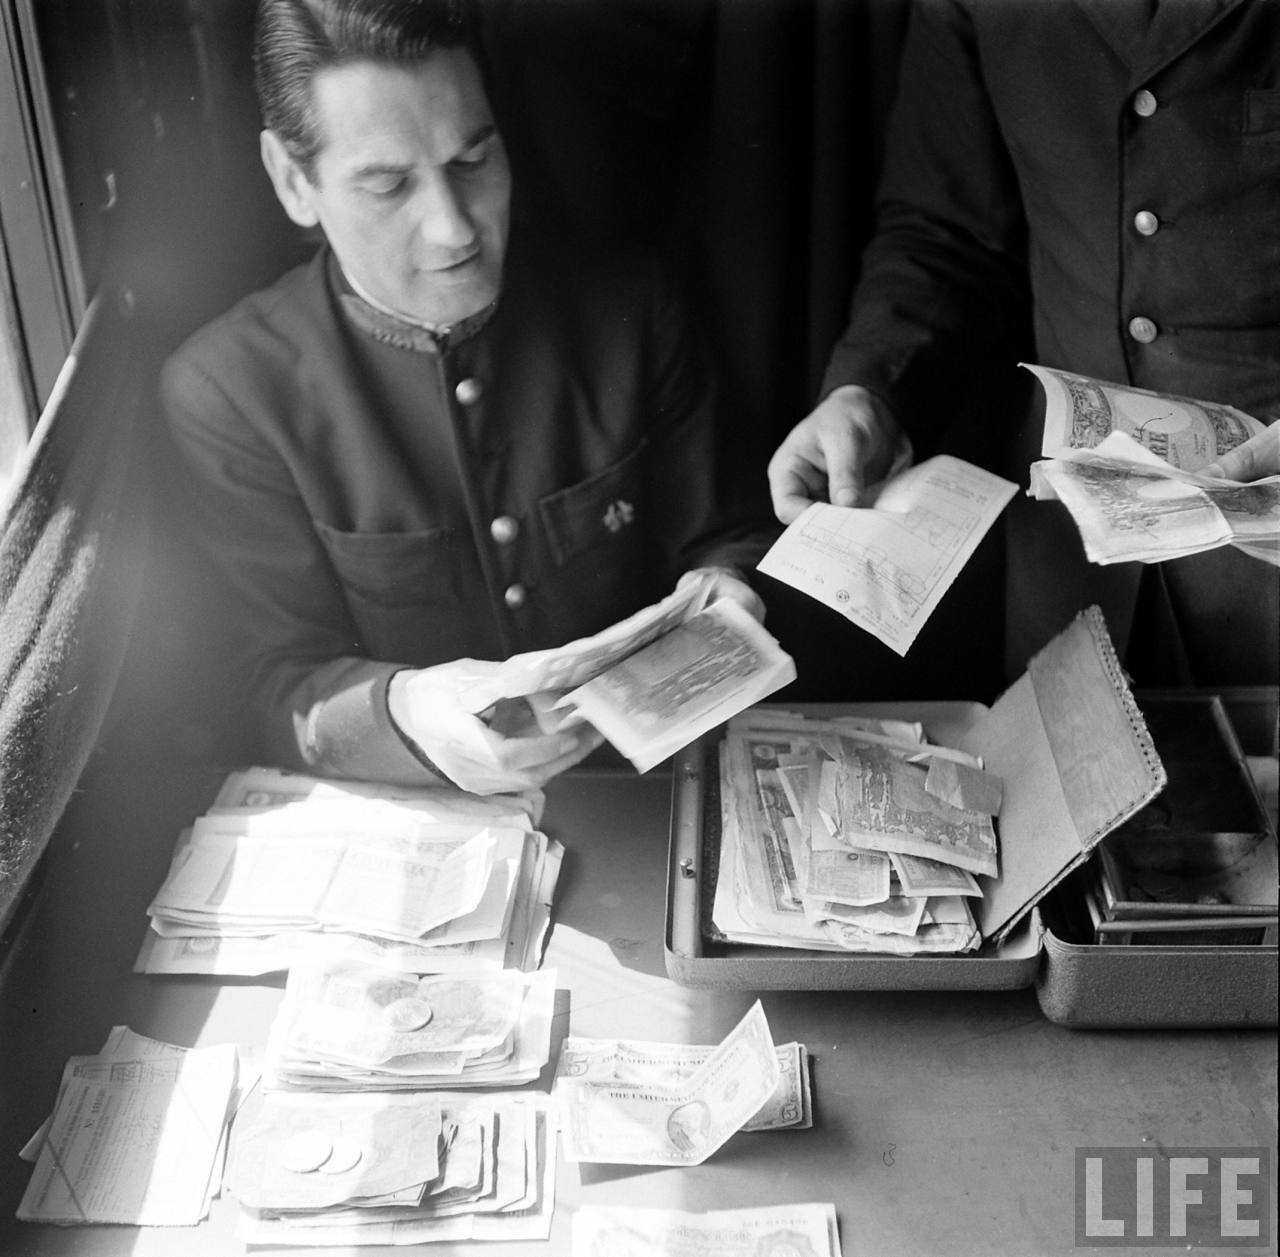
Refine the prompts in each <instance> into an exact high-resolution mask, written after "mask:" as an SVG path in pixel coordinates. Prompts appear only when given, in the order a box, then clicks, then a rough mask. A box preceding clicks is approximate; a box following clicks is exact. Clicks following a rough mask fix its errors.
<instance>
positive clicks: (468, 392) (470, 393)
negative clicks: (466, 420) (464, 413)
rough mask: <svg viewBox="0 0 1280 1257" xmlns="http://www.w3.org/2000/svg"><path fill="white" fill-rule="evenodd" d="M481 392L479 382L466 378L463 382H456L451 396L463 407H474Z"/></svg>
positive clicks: (481, 387)
mask: <svg viewBox="0 0 1280 1257" xmlns="http://www.w3.org/2000/svg"><path fill="white" fill-rule="evenodd" d="M483 392H484V386H483V385H482V384H481V383H480V381H479V380H477V379H474V378H473V377H471V376H468V377H467V378H466V379H465V380H459V381H458V384H457V387H456V388H455V389H454V390H453V395H454V396H455V397H456V398H457V399H458V401H459V402H460V403H461V404H462V405H463V406H474V405H475V404H476V402H478V401H479V400H480V396H481V394H482V393H483Z"/></svg>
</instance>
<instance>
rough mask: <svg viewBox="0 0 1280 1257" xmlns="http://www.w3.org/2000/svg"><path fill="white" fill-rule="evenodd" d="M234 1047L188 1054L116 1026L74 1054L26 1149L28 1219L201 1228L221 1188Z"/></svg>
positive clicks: (23, 1209)
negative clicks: (91, 1047)
mask: <svg viewBox="0 0 1280 1257" xmlns="http://www.w3.org/2000/svg"><path fill="white" fill-rule="evenodd" d="M237 1072H238V1060H237V1055H236V1048H235V1045H234V1044H226V1045H222V1046H219V1047H211V1048H200V1049H187V1048H181V1047H175V1046H174V1045H173V1044H169V1043H161V1042H158V1041H157V1040H155V1039H148V1038H145V1037H144V1036H142V1035H138V1034H134V1033H133V1032H132V1031H131V1030H129V1029H128V1028H127V1027H126V1026H116V1027H115V1028H114V1029H113V1030H112V1031H111V1034H110V1035H109V1036H108V1038H107V1042H106V1044H105V1045H104V1047H103V1049H102V1051H101V1052H100V1053H99V1054H98V1055H97V1056H73V1057H72V1058H71V1059H70V1061H68V1062H67V1066H66V1069H65V1070H64V1072H63V1075H62V1083H61V1085H60V1087H59V1089H58V1097H57V1101H56V1102H55V1105H54V1111H53V1116H52V1117H51V1118H50V1119H49V1120H48V1121H47V1122H46V1123H45V1124H44V1126H43V1127H41V1129H40V1131H39V1132H38V1133H37V1134H36V1136H35V1137H34V1138H33V1139H32V1140H31V1141H30V1143H29V1144H28V1145H27V1147H26V1148H25V1149H24V1150H23V1154H22V1155H23V1156H25V1157H26V1158H27V1159H28V1160H32V1159H34V1160H35V1162H36V1166H35V1170H34V1172H33V1173H32V1175H31V1181H30V1183H29V1184H28V1186H27V1190H26V1193H25V1194H24V1195H23V1197H22V1202H21V1204H20V1205H19V1206H18V1217H19V1218H22V1219H23V1220H25V1221H28V1222H56V1223H62V1224H68V1223H89V1222H114V1223H121V1224H124V1225H128V1226H194V1225H195V1224H196V1223H197V1222H199V1221H200V1219H201V1218H204V1217H205V1216H207V1214H208V1212H209V1203H210V1201H211V1200H212V1199H213V1198H214V1197H215V1196H216V1195H217V1194H218V1189H219V1187H220V1186H221V1182H222V1165H223V1159H224V1152H225V1148H226V1141H225V1133H226V1126H227V1120H228V1118H229V1117H230V1114H231V1111H232V1109H233V1107H234V1102H235V1098H236V1086H237Z"/></svg>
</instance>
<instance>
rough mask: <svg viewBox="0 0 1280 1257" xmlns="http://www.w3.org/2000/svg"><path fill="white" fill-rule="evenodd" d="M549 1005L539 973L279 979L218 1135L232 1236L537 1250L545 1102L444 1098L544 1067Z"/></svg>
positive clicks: (339, 967)
mask: <svg viewBox="0 0 1280 1257" xmlns="http://www.w3.org/2000/svg"><path fill="white" fill-rule="evenodd" d="M554 1005H555V974H554V973H553V972H551V971H543V972H540V973H535V974H524V973H519V972H497V973H493V972H480V973H472V974H450V975H447V976H435V977H424V978H415V977H413V976H411V975H408V974H400V973H395V972H393V971H391V970H388V969H385V968H376V967H371V966H363V967H361V966H354V965H346V964H341V963H339V964H330V965H302V966H298V967H296V968H294V969H292V970H290V972H289V981H288V986H287V987H286V989H285V998H284V1002H283V1003H282V1004H281V1006H280V1009H279V1011H278V1013H277V1014H276V1019H275V1021H274V1023H273V1024H272V1027H271V1032H270V1035H269V1037H268V1041H267V1053H266V1061H265V1063H264V1068H263V1076H262V1092H261V1094H259V1095H255V1096H254V1097H253V1099H252V1100H251V1102H250V1105H249V1106H247V1107H246V1111H245V1112H244V1113H242V1114H241V1116H240V1117H239V1118H238V1119H237V1121H236V1124H235V1129H234V1133H233V1136H232V1144H231V1161H230V1165H229V1167H228V1171H227V1182H228V1187H229V1189H230V1191H231V1192H232V1194H233V1195H235V1196H236V1198H237V1199H238V1200H239V1201H240V1205H241V1217H240V1225H239V1234H240V1237H241V1238H242V1239H243V1240H245V1242H246V1243H251V1244H289V1245H300V1244H306V1245H349V1244H392V1243H395V1244H408V1243H424V1242H427V1241H429V1240H466V1239H504V1240H520V1239H545V1238H546V1236H547V1235H548V1233H549V1230H550V1225H551V1213H552V1209H553V1207H554V1203H555V1188H554V1174H555V1148H556V1143H555V1134H556V1131H555V1123H554V1121H553V1120H552V1119H550V1118H549V1116H548V1107H549V1101H548V1098H547V1097H546V1096H545V1095H542V1096H518V1095H515V1094H511V1093H503V1092H490V1093H487V1095H486V1096H484V1097H483V1098H482V1097H481V1096H467V1095H465V1094H463V1093H462V1092H460V1091H457V1090H453V1089H454V1088H459V1087H502V1086H515V1085H518V1084H520V1083H524V1082H529V1081H532V1080H533V1079H535V1078H536V1077H537V1076H538V1074H539V1073H540V1072H541V1070H542V1068H543V1067H544V1066H545V1065H546V1063H547V1060H548V1058H549V1056H550V1052H551V1021H552V1014H553V1012H554ZM444 1088H450V1090H447V1091H446V1090H444ZM335 1093H342V1094H335Z"/></svg>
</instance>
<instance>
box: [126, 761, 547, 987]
mask: <svg viewBox="0 0 1280 1257" xmlns="http://www.w3.org/2000/svg"><path fill="white" fill-rule="evenodd" d="M541 811H542V794H541V792H540V791H531V792H527V793H525V794H514V795H495V796H491V797H487V798H480V797H477V796H475V795H470V794H466V793H464V792H463V791H461V790H457V789H454V788H451V787H439V788H430V789H411V788H399V787H390V786H375V785H371V784H364V783H359V782H335V781H325V780H321V779H319V778H314V777H308V776H305V775H303V774H299V773H290V772H284V771H282V770H279V769H272V768H251V769H247V770H243V771H239V772H234V773H232V774H231V775H230V776H229V777H228V778H227V779H226V781H225V783H224V784H223V786H222V789H221V790H220V791H219V793H218V796H217V798H216V799H215V800H214V803H213V806H212V807H211V808H210V809H209V811H208V812H207V813H206V814H205V815H204V816H201V817H199V818H198V819H197V820H196V821H195V823H194V825H192V827H191V828H190V829H188V830H185V831H184V832H183V833H182V834H181V835H180V836H179V839H178V843H177V846H176V849H175V851H174V855H173V860H172V863H171V866H170V868H169V872H168V876H167V877H166V878H165V880H164V883H163V885H162V886H161V887H160V889H159V890H158V891H157V892H156V895H155V898H154V900H153V901H152V903H151V905H150V907H149V909H148V911H149V913H150V916H151V930H150V931H149V932H148V935H147V938H146V941H145V942H144V944H143V947H142V951H141V953H140V955H139V957H138V961H137V965H136V968H137V969H138V970H139V971H141V972H145V973H215V974H246V975H248V974H262V973H270V972H273V971H277V970H282V969H289V968H292V967H293V966H294V965H295V964H298V963H302V962H305V961H311V962H327V961H342V962H345V963H349V964H375V965H381V966H383V967H389V968H393V969H398V970H401V971H403V972H405V973H411V974H427V973H447V972H453V971H474V970H477V969H491V970H501V969H504V968H514V969H525V970H527V969H534V968H536V967H537V964H538V959H539V957H540V955H541V949H542V943H543V941H544V938H545V935H546V932H547V929H548V926H549V924H550V914H551V900H552V896H553V893H554V890H555V884H556V880H557V878H558V876H559V871H560V862H561V857H562V854H563V849H562V848H561V846H560V844H559V843H556V842H554V841H551V840H549V839H548V838H547V837H546V836H545V835H544V834H542V833H540V832H539V831H538V829H537V824H538V821H539V819H540V816H541Z"/></svg>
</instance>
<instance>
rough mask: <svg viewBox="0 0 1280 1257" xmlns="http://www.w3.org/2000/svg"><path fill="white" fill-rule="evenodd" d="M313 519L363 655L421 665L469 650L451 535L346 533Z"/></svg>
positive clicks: (444, 532) (470, 637) (446, 532)
mask: <svg viewBox="0 0 1280 1257" xmlns="http://www.w3.org/2000/svg"><path fill="white" fill-rule="evenodd" d="M313 523H314V526H315V529H316V532H317V533H318V534H319V536H320V538H321V540H322V541H323V542H324V546H325V550H326V551H327V552H328V555H329V560H330V562H331V564H332V566H333V570H334V572H335V574H336V575H337V578H338V581H339V583H340V585H341V586H342V593H343V596H344V598H345V600H346V604H347V609H348V611H349V612H350V614H351V619H352V622H353V624H354V626H355V629H356V632H357V633H358V635H359V648H360V649H361V650H362V651H363V652H364V653H366V654H367V655H368V656H369V658H371V659H383V660H388V661H393V662H397V663H403V664H410V665H425V664H431V663H440V662H441V661H443V660H445V659H454V658H457V657H458V656H459V655H464V654H467V653H468V650H469V648H471V647H472V646H473V645H474V632H471V631H468V630H469V629H470V627H471V626H470V625H469V624H468V623H467V617H466V615H465V614H461V613H460V606H459V601H460V596H461V587H462V581H461V574H460V562H461V560H460V557H459V555H458V553H457V535H456V533H454V532H453V531H452V530H451V529H447V528H435V529H428V530H426V531H423V532H410V533H352V532H342V531H340V530H339V529H336V528H331V527H329V525H327V524H322V523H320V522H319V521H313Z"/></svg>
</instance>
